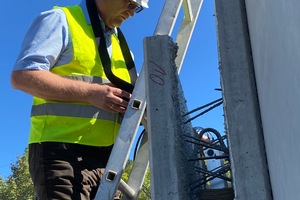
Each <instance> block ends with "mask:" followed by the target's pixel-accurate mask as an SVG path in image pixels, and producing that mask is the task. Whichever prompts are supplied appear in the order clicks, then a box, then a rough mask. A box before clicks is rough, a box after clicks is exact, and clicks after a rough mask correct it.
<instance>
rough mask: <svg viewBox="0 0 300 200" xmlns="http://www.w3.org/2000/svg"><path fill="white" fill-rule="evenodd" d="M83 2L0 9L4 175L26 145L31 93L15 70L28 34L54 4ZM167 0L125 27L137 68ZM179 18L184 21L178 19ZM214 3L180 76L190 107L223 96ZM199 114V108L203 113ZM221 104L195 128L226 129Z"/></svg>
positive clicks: (72, 0)
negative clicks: (16, 79) (20, 85)
mask: <svg viewBox="0 0 300 200" xmlns="http://www.w3.org/2000/svg"><path fill="white" fill-rule="evenodd" d="M79 2H80V0H26V1H24V0H16V1H4V2H3V3H2V12H0V27H1V31H0V74H1V79H0V86H1V92H0V95H1V98H2V100H1V102H2V104H1V113H2V117H1V120H0V125H1V133H0V134H1V140H0V177H2V178H5V177H7V176H8V175H10V174H11V171H10V164H11V163H13V162H16V158H17V155H18V154H20V155H22V154H23V153H24V149H25V147H26V145H27V140H28V133H29V127H30V121H29V116H30V108H31V102H32V97H31V96H30V95H28V94H25V93H23V92H21V91H17V90H14V89H13V88H12V87H11V85H10V73H11V70H12V67H13V65H14V63H15V60H16V57H17V55H18V53H19V50H20V46H21V43H22V40H23V38H24V35H25V33H26V31H27V29H28V28H29V26H30V24H31V22H32V21H33V19H34V18H35V17H36V16H37V14H38V13H39V12H41V11H44V10H48V9H51V8H52V7H53V6H54V5H59V6H63V5H73V4H77V3H79ZM163 5H164V1H162V0H149V7H150V8H149V9H146V10H144V11H142V12H141V13H139V14H136V15H135V16H134V17H133V18H130V19H128V20H127V21H126V22H124V23H123V24H122V26H121V29H122V30H123V33H124V35H125V37H126V38H127V41H128V43H129V46H130V48H131V50H132V51H133V53H134V54H135V62H136V66H137V69H138V71H140V68H141V66H142V63H143V38H144V37H148V36H152V35H153V33H154V30H155V27H156V24H157V21H158V19H159V17H160V13H161V10H162V7H163ZM179 21H180V20H179ZM215 23H216V22H215V16H214V1H213V0H207V1H205V0H204V2H203V5H202V9H201V11H200V15H199V18H198V22H197V24H196V27H195V30H194V33H193V36H192V39H191V43H190V46H189V48H188V51H187V54H186V57H185V60H184V62H183V65H182V69H181V72H180V80H181V84H182V87H183V90H184V95H185V98H186V100H187V106H188V109H189V110H192V109H194V108H197V107H199V106H202V105H204V104H206V103H208V102H210V101H212V100H215V99H217V98H220V97H221V93H220V92H218V91H215V90H214V89H215V88H219V87H220V78H219V70H218V57H217V56H218V55H217V40H216V25H215ZM198 113H199V112H198ZM223 121H224V120H223V111H222V107H219V108H217V109H215V110H213V111H211V112H209V113H207V114H205V115H203V116H202V117H199V118H197V119H196V120H193V121H192V124H193V126H201V127H212V128H215V129H217V130H218V131H219V132H221V133H224V122H223Z"/></svg>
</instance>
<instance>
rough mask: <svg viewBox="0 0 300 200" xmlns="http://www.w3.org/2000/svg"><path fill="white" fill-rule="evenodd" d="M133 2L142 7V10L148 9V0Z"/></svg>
mask: <svg viewBox="0 0 300 200" xmlns="http://www.w3.org/2000/svg"><path fill="white" fill-rule="evenodd" d="M133 1H134V2H136V3H138V4H139V5H141V6H143V7H144V8H149V6H148V0H133Z"/></svg>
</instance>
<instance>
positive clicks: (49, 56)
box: [13, 0, 116, 70]
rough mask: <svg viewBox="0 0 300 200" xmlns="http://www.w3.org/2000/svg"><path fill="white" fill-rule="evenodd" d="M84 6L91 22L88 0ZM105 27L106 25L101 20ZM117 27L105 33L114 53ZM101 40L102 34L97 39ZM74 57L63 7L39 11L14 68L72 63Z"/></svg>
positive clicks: (108, 47) (84, 11)
mask: <svg viewBox="0 0 300 200" xmlns="http://www.w3.org/2000/svg"><path fill="white" fill-rule="evenodd" d="M79 6H80V7H81V8H82V11H83V13H84V16H85V18H86V19H87V23H88V24H91V22H90V18H89V15H88V11H87V8H86V3H85V0H83V1H81V3H80V4H79ZM100 21H101V23H102V28H103V30H105V28H104V27H105V26H104V23H103V21H102V20H100ZM114 33H116V29H111V30H109V31H107V32H105V33H104V36H105V37H106V44H107V49H108V53H109V54H110V55H111V40H110V38H111V35H112V34H114ZM96 40H97V42H99V38H97V39H96ZM72 58H73V45H72V40H71V37H70V34H69V27H68V24H67V19H66V15H65V13H64V12H63V10H61V9H52V10H49V11H45V12H42V13H40V15H39V16H37V17H36V18H35V20H34V21H33V23H32V24H31V26H30V28H29V30H28V32H27V34H26V35H25V38H24V41H23V43H22V46H21V50H20V53H19V56H18V58H17V60H16V63H15V66H14V68H13V70H50V69H51V68H52V67H53V66H59V65H64V64H67V63H69V62H70V61H71V60H72Z"/></svg>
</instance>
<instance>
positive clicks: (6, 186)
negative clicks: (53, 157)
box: [0, 148, 34, 200]
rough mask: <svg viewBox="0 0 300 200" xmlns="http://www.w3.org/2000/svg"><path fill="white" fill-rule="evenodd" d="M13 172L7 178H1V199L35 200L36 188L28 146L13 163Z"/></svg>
mask: <svg viewBox="0 0 300 200" xmlns="http://www.w3.org/2000/svg"><path fill="white" fill-rule="evenodd" d="M11 171H12V174H11V175H9V176H8V178H7V179H6V180H3V179H2V178H0V199H5V200H33V199H34V189H33V184H32V181H31V179H30V175H29V170H28V148H26V149H25V153H24V155H23V156H20V155H18V156H17V161H16V163H12V164H11Z"/></svg>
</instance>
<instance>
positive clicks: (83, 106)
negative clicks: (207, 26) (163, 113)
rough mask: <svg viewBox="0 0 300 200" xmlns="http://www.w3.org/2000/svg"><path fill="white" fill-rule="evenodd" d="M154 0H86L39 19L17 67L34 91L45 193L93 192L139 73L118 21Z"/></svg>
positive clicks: (35, 137) (35, 171)
mask: <svg viewBox="0 0 300 200" xmlns="http://www.w3.org/2000/svg"><path fill="white" fill-rule="evenodd" d="M147 2H148V0H86V1H82V2H81V4H80V5H76V6H68V7H55V8H54V9H52V10H50V11H46V12H43V13H41V14H40V15H39V16H38V17H37V18H36V19H35V21H34V22H33V24H32V25H31V27H30V29H29V31H28V33H27V35H26V36H25V39H24V42H23V44H22V48H21V52H20V54H19V57H18V59H17V62H16V64H15V66H14V70H13V72H12V74H11V83H12V86H13V87H14V88H16V89H19V90H22V91H24V92H26V93H29V94H31V95H33V96H34V101H33V106H32V111H31V129H30V137H29V168H30V169H29V170H30V174H31V178H32V180H33V183H34V188H35V190H36V194H37V198H38V199H41V200H46V199H93V198H94V197H95V194H96V192H97V189H98V186H99V183H100V180H101V177H102V174H103V171H104V168H105V166H106V164H107V161H108V158H109V155H110V152H111V149H112V146H113V143H114V141H115V138H116V137H117V133H118V130H119V127H120V123H121V121H122V114H123V113H124V112H125V110H126V107H127V105H128V100H129V99H130V96H131V92H132V90H133V85H134V82H135V79H136V72H135V66H134V63H133V60H132V57H131V53H130V50H129V49H128V46H127V43H126V41H125V39H124V37H123V35H122V33H121V31H120V30H119V29H118V28H117V27H119V26H120V25H121V24H122V23H123V21H125V20H126V19H127V18H129V17H132V16H133V15H134V13H135V12H138V11H140V10H142V9H143V7H148V5H147Z"/></svg>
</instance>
